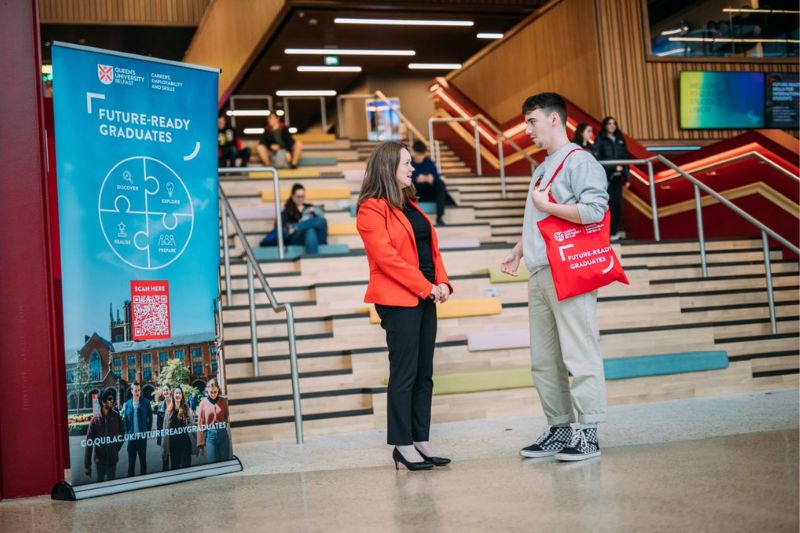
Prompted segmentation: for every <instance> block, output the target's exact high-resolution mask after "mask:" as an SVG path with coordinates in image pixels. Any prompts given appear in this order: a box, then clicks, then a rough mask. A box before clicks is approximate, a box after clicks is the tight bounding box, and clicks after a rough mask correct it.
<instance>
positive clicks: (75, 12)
mask: <svg viewBox="0 0 800 533" xmlns="http://www.w3.org/2000/svg"><path fill="white" fill-rule="evenodd" d="M210 3H211V0H136V1H135V2H134V1H131V0H39V18H40V22H41V23H42V24H127V25H148V26H197V25H198V24H199V23H200V20H201V19H202V18H203V14H204V13H205V11H206V8H207V7H208V6H209V4H210Z"/></svg>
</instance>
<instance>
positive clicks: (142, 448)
mask: <svg viewBox="0 0 800 533" xmlns="http://www.w3.org/2000/svg"><path fill="white" fill-rule="evenodd" d="M137 455H138V456H139V474H141V475H145V474H146V473H147V439H139V440H129V441H128V476H132V475H133V472H134V470H135V468H136V456H137Z"/></svg>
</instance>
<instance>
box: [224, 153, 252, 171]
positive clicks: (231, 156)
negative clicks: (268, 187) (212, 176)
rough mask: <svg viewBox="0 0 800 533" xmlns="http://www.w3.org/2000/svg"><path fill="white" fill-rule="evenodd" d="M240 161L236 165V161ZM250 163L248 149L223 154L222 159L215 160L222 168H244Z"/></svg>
mask: <svg viewBox="0 0 800 533" xmlns="http://www.w3.org/2000/svg"><path fill="white" fill-rule="evenodd" d="M237 159H241V160H242V162H241V164H239V165H237V164H236V160H237ZM249 161H250V148H242V149H241V150H239V151H233V152H229V153H226V154H223V155H222V157H220V158H217V165H218V166H219V167H220V168H223V167H246V166H247V165H248V162H249Z"/></svg>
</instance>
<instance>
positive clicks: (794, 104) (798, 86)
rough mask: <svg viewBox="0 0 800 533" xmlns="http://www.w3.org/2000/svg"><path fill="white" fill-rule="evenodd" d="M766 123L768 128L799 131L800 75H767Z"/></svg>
mask: <svg viewBox="0 0 800 533" xmlns="http://www.w3.org/2000/svg"><path fill="white" fill-rule="evenodd" d="M766 89H767V101H766V113H767V116H766V122H767V127H768V128H780V129H797V127H798V120H800V74H799V73H797V72H772V73H770V74H767V87H766Z"/></svg>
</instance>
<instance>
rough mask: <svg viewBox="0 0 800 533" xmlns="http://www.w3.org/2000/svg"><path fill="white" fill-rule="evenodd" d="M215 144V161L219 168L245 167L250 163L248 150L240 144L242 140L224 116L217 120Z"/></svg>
mask: <svg viewBox="0 0 800 533" xmlns="http://www.w3.org/2000/svg"><path fill="white" fill-rule="evenodd" d="M217 144H218V147H217V159H218V166H219V167H220V168H223V167H246V166H247V163H248V161H250V148H247V147H246V146H244V145H243V144H242V140H241V139H240V138H239V135H238V134H237V133H236V130H235V129H233V126H231V123H230V120H229V119H228V118H227V117H226V116H225V115H220V116H219V117H218V118H217Z"/></svg>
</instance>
